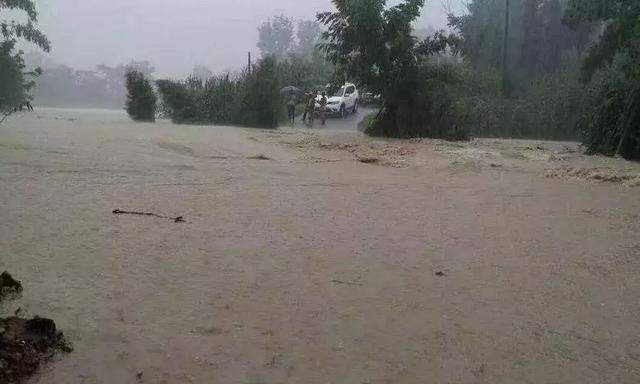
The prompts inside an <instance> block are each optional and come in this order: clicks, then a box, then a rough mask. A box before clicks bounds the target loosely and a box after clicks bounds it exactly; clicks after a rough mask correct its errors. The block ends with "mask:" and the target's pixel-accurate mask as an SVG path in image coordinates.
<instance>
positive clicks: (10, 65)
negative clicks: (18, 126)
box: [0, 0, 51, 119]
mask: <svg viewBox="0 0 640 384" xmlns="http://www.w3.org/2000/svg"><path fill="white" fill-rule="evenodd" d="M6 10H12V11H16V12H19V11H21V12H24V13H25V14H26V18H27V21H26V22H20V21H16V20H15V19H6V18H2V19H0V34H1V37H2V40H0V113H2V114H3V117H2V119H4V118H5V117H6V116H8V115H9V114H10V113H11V111H12V110H14V109H15V108H16V107H18V106H20V105H22V104H24V103H26V102H28V101H30V100H31V96H30V94H29V91H30V90H31V88H33V86H34V82H33V77H35V76H37V75H38V74H39V72H40V71H39V70H37V71H31V72H27V71H26V69H25V68H26V66H25V64H24V59H23V55H22V52H15V50H14V48H15V45H16V43H17V41H18V40H19V39H20V40H24V41H27V42H29V43H33V44H35V45H36V46H37V47H39V48H40V49H42V50H44V51H46V52H48V51H49V50H50V49H51V44H50V42H49V40H48V39H47V37H46V36H45V35H44V34H43V33H42V32H40V31H39V30H38V29H37V28H36V26H35V23H36V22H37V21H38V13H37V11H36V6H35V3H34V2H33V1H32V0H0V12H2V13H3V15H6V13H4V11H6ZM10 14H12V15H15V14H16V13H15V12H12V13H10Z"/></svg>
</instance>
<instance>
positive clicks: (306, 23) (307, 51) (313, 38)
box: [295, 20, 322, 60]
mask: <svg viewBox="0 0 640 384" xmlns="http://www.w3.org/2000/svg"><path fill="white" fill-rule="evenodd" d="M321 34H322V29H320V24H318V22H316V21H313V20H301V21H300V22H298V29H297V30H296V37H297V38H298V42H297V45H296V49H295V52H296V54H297V55H298V56H300V57H301V58H303V59H307V60H309V59H311V58H312V57H313V54H314V52H315V50H316V45H317V44H318V42H319V41H320V36H321Z"/></svg>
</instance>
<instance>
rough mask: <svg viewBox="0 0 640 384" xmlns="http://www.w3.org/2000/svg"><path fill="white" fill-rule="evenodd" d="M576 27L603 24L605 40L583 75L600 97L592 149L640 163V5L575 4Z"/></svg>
mask: <svg viewBox="0 0 640 384" xmlns="http://www.w3.org/2000/svg"><path fill="white" fill-rule="evenodd" d="M565 21H566V22H567V23H568V24H569V25H571V26H574V27H575V26H579V25H580V24H581V23H584V22H597V23H601V24H602V25H603V26H604V31H603V32H602V34H601V36H600V39H599V40H598V41H597V42H596V43H595V44H594V45H593V46H592V47H591V48H590V49H589V50H588V52H587V56H586V58H585V59H584V62H583V68H582V69H583V75H584V79H585V80H590V79H592V78H593V77H594V74H596V73H598V72H599V71H600V72H604V74H605V76H604V77H603V78H602V76H601V78H599V79H596V80H597V81H595V83H594V86H595V88H596V89H595V90H596V92H597V94H598V95H599V97H598V98H597V100H596V104H595V105H594V106H593V108H591V109H590V110H591V112H590V113H589V114H588V115H587V116H585V118H584V122H585V124H584V125H585V127H584V129H585V132H586V144H587V145H588V146H589V148H590V150H592V151H594V152H603V153H607V154H618V155H622V156H625V157H628V158H634V159H640V1H638V0H569V7H568V9H567V12H566V15H565Z"/></svg>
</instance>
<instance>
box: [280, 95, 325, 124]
mask: <svg viewBox="0 0 640 384" xmlns="http://www.w3.org/2000/svg"><path fill="white" fill-rule="evenodd" d="M316 102H317V104H318V106H319V107H318V108H316ZM326 107H327V95H326V93H325V92H324V91H322V92H321V93H320V98H319V99H318V91H313V92H307V93H305V94H304V114H303V115H302V122H303V123H305V124H306V125H307V126H309V127H313V122H314V119H315V116H316V114H317V115H318V117H319V118H320V124H322V125H324V124H325V122H326V120H327V117H326ZM287 110H288V114H289V123H290V124H291V125H294V124H295V118H296V98H295V96H292V97H291V99H289V102H288V103H287Z"/></svg>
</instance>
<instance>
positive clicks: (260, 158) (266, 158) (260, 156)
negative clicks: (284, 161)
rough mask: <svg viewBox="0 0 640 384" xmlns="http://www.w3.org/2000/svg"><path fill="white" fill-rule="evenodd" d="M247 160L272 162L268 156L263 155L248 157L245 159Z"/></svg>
mask: <svg viewBox="0 0 640 384" xmlns="http://www.w3.org/2000/svg"><path fill="white" fill-rule="evenodd" d="M247 159H249V160H273V159H272V158H270V157H269V156H267V155H263V154H260V155H255V156H249V157H247Z"/></svg>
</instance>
